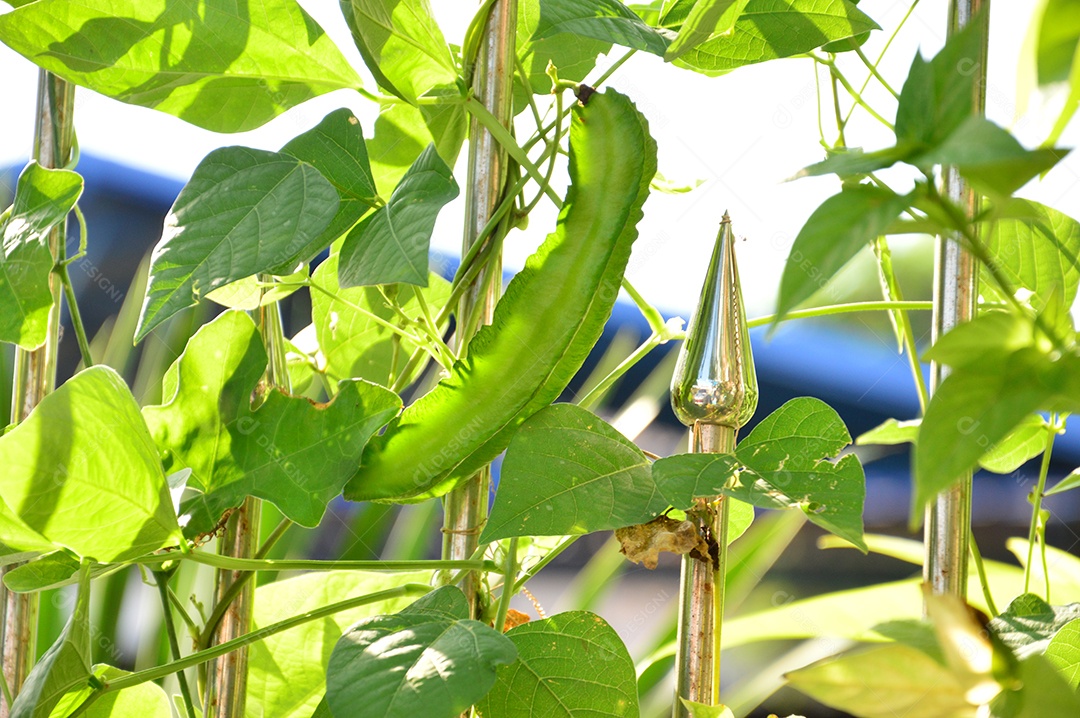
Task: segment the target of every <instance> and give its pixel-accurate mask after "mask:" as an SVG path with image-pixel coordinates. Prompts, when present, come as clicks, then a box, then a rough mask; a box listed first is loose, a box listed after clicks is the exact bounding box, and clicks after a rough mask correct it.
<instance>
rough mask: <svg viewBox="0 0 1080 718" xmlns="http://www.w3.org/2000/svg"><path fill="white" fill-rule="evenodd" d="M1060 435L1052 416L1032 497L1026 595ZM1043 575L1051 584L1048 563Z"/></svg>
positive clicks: (1025, 565)
mask: <svg viewBox="0 0 1080 718" xmlns="http://www.w3.org/2000/svg"><path fill="white" fill-rule="evenodd" d="M1057 433H1058V417H1057V414H1051V415H1050V421H1049V422H1047V425H1046V450H1045V451H1043V455H1042V463H1041V464H1040V465H1039V483H1038V484H1036V485H1035V495H1034V496H1033V497H1032V500H1031V504H1032V508H1031V527H1030V528H1029V529H1028V551H1027V563H1025V564H1024V593H1027V592H1028V587H1029V586H1030V584H1031V564H1032V560H1033V558H1034V555H1035V553H1034V552H1035V540H1036V539H1037V538H1038V535H1039V534H1038V528H1039V524H1040V523H1042V500H1043V495H1044V493H1045V491H1046V476H1047V474H1048V473H1049V472H1050V455H1051V454H1052V453H1053V451H1054V438H1055V437H1057ZM1043 575H1044V576H1045V577H1046V581H1047V583H1048V584H1049V581H1050V578H1049V573H1048V572H1047V566H1046V563H1045V562H1044V563H1043ZM1046 594H1047V595H1046V601H1047V603H1049V602H1050V589H1049V586H1048V587H1047V591H1046Z"/></svg>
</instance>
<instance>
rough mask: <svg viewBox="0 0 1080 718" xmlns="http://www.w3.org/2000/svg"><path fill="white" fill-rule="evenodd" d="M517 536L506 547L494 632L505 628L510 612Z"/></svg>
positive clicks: (515, 564) (515, 569)
mask: <svg viewBox="0 0 1080 718" xmlns="http://www.w3.org/2000/svg"><path fill="white" fill-rule="evenodd" d="M517 548H518V540H517V536H514V537H513V538H511V539H510V541H509V543H508V544H507V547H506V564H505V565H504V566H503V590H502V593H501V594H500V595H499V609H498V610H497V611H496V612H495V630H496V631H500V632H501V631H503V630H505V627H506V614H507V613H509V612H510V599H511V598H513V597H514V577H515V576H516V575H517Z"/></svg>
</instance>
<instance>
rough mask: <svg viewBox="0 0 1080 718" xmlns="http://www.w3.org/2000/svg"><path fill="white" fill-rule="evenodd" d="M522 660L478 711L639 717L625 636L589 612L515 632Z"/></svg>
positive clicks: (521, 717)
mask: <svg viewBox="0 0 1080 718" xmlns="http://www.w3.org/2000/svg"><path fill="white" fill-rule="evenodd" d="M506 635H507V637H508V638H509V639H510V640H511V641H513V644H514V646H516V647H517V660H516V661H514V662H513V663H511V664H510V665H504V666H502V667H500V668H499V671H498V680H497V681H496V682H495V686H494V687H493V688H492V689H491V692H490V693H488V695H487V697H486V698H485V699H484V700H483V701H482V702H481V703H480V704H479V705H478V706H477V707H478V709H479V711H480V712H481V713H482V714H483V715H484V716H490V718H529V717H532V716H551V717H552V718H571V716H578V715H589V716H596V717H597V718H600V717H601V716H611V717H612V718H616V717H618V718H636V717H637V715H638V695H637V681H636V678H635V675H634V664H633V661H631V660H630V654H629V653H628V652H627V650H626V646H624V645H623V642H622V639H620V638H619V634H617V633H615V631H614V629H612V628H611V626H609V625H608V624H607V623H606V622H605V621H604V619H602V618H600V617H599V616H597V615H595V614H592V613H589V612H588V611H570V612H567V613H560V614H558V615H556V616H551V617H550V618H545V619H542V620H539V621H530V622H529V623H526V624H524V625H522V626H518V627H516V628H514V629H512V630H510V631H509V632H508V633H507V634H506Z"/></svg>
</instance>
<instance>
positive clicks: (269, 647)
mask: <svg viewBox="0 0 1080 718" xmlns="http://www.w3.org/2000/svg"><path fill="white" fill-rule="evenodd" d="M430 579H431V573H430V572H423V571H420V572H416V571H414V572H410V573H371V572H366V571H325V572H319V573H309V574H306V575H303V576H296V577H295V578H289V579H285V580H284V581H275V582H274V583H270V584H267V585H265V586H260V587H259V588H258V589H257V590H256V591H255V618H254V623H255V627H256V628H258V627H261V626H269V625H271V624H273V623H277V622H278V621H283V620H285V619H286V618H290V617H292V616H295V615H297V614H300V613H304V612H305V611H310V610H313V609H316V608H320V607H322V606H326V605H329V604H331V603H336V602H338V601H344V600H346V599H348V598H352V597H354V596H362V595H364V594H368V593H375V592H377V591H383V590H386V589H389V588H394V587H395V586H400V585H402V584H406V583H427V582H428V581H429V580H430ZM413 600H414V599H413V597H412V596H403V597H401V598H394V599H390V600H388V601H384V602H382V603H373V604H369V605H366V606H359V607H357V608H353V609H350V610H348V611H341V612H340V613H335V614H333V615H332V616H327V617H326V618H322V619H320V620H318V621H311V622H308V623H305V624H303V625H301V626H297V627H296V628H292V629H290V630H288V631H283V632H281V633H278V634H275V635H273V636H270V637H269V638H267V639H265V640H263V641H259V642H258V643H254V644H252V645H251V648H249V649H248V681H247V709H246V715H247V716H248V718H262V717H263V716H273V717H274V718H312V711H314V710H315V708H316V707H317V706H318V705H319V703H320V699H321V698H322V696H323V695H324V693H325V692H326V668H327V666H328V665H329V664H330V654H331V652H332V651H333V650H334V645H335V644H336V643H337V641H338V639H339V638H341V634H342V632H343V631H344V630H345V629H346V628H347V627H348V626H349V625H351V624H353V623H355V622H356V621H359V620H360V619H362V618H368V617H370V616H374V615H377V614H381V613H386V612H388V611H398V610H401V609H403V608H405V607H406V606H408V605H409V604H410V603H412V601H413Z"/></svg>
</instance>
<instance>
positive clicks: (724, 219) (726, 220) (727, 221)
mask: <svg viewBox="0 0 1080 718" xmlns="http://www.w3.org/2000/svg"><path fill="white" fill-rule="evenodd" d="M720 224H731V217H729V216H728V213H727V210H726V209H725V210H724V216H723V217H721V218H720Z"/></svg>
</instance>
